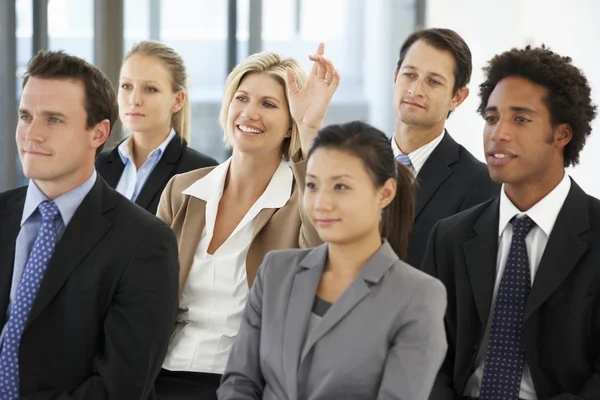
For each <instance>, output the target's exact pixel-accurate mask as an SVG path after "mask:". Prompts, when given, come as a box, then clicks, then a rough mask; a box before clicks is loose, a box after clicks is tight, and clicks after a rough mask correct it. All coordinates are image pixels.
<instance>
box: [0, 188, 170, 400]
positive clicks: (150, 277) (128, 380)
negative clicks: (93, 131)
mask: <svg viewBox="0 0 600 400" xmlns="http://www.w3.org/2000/svg"><path fill="white" fill-rule="evenodd" d="M26 192H27V189H26V188H19V189H14V190H11V191H9V192H5V193H2V194H0V321H2V325H4V324H5V323H6V319H7V316H6V309H7V306H8V302H9V294H10V286H11V280H12V273H13V266H14V258H15V242H16V238H17V235H18V233H19V230H20V221H21V215H22V212H23V206H24V202H25V196H26ZM178 267H179V264H178V260H177V242H176V239H175V235H174V233H173V232H172V231H171V229H170V228H169V227H168V226H167V225H165V224H164V223H163V222H162V221H160V220H159V219H158V218H157V217H155V216H153V215H151V214H149V213H147V212H146V211H144V210H143V209H141V208H140V207H138V206H136V205H135V204H133V203H131V202H130V201H129V200H127V199H126V198H125V197H123V196H121V195H120V194H119V193H117V192H115V191H114V190H113V189H111V188H110V187H108V185H107V184H106V183H105V182H104V180H103V179H102V178H101V177H100V176H98V178H97V181H96V183H95V184H94V186H93V188H92V189H91V191H90V192H89V193H88V195H87V196H86V197H85V198H84V200H83V202H82V203H81V205H80V206H79V208H78V209H77V211H76V212H75V214H74V215H73V218H72V219H71V221H70V223H69V225H68V226H67V227H66V229H65V231H64V233H63V236H62V237H61V239H60V240H59V242H58V243H57V245H56V248H55V252H54V254H53V256H52V259H51V261H50V263H49V265H48V269H47V271H46V274H45V276H44V279H43V281H42V284H41V286H40V288H39V290H38V293H37V296H36V298H35V301H34V303H33V308H32V310H31V313H30V315H29V318H28V320H27V324H26V326H25V330H24V332H23V336H22V338H21V344H20V351H19V371H20V393H21V396H22V397H21V399H25V400H50V399H61V400H67V399H85V400H96V399H98V400H100V399H108V398H110V399H123V400H131V399H154V387H153V382H154V379H155V378H156V376H157V375H158V373H159V371H160V367H161V364H162V362H163V359H164V356H165V354H166V351H167V346H168V342H169V337H170V335H171V333H172V331H173V324H174V322H175V317H176V313H177V306H178V299H177V293H178V276H179V268H178Z"/></svg>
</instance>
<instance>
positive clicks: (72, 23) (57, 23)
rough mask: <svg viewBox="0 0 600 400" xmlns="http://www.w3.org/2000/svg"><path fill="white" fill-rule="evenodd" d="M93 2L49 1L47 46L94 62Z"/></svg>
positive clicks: (83, 0) (81, 0) (76, 0)
mask: <svg viewBox="0 0 600 400" xmlns="http://www.w3.org/2000/svg"><path fill="white" fill-rule="evenodd" d="M93 11H94V0H50V1H49V3H48V36H49V37H48V46H49V48H50V49H51V50H65V51H66V52H68V53H70V54H73V55H75V56H78V57H81V58H83V59H85V60H86V61H88V62H91V63H93V62H94V14H93Z"/></svg>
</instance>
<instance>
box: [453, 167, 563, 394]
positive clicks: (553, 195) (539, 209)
mask: <svg viewBox="0 0 600 400" xmlns="http://www.w3.org/2000/svg"><path fill="white" fill-rule="evenodd" d="M570 189H571V179H570V178H569V176H568V175H567V174H566V173H565V174H564V177H563V179H562V181H560V183H559V184H558V186H556V187H555V188H554V189H553V190H552V191H551V192H550V193H548V194H547V195H546V197H544V198H543V199H542V200H540V201H539V202H538V203H537V204H535V205H534V206H533V207H531V208H530V209H529V210H527V211H525V212H521V211H519V209H518V208H517V207H516V206H515V205H514V204H513V203H512V202H511V201H510V199H509V198H508V197H507V196H506V193H505V192H504V186H503V187H502V191H501V193H500V219H499V224H498V257H497V264H496V282H495V284H494V295H493V297H492V308H491V310H490V316H489V318H488V323H487V326H486V328H485V335H484V336H483V341H482V342H481V348H480V349H479V353H478V354H477V359H476V361H475V367H476V369H475V372H474V373H473V375H471V377H470V378H469V381H468V382H467V386H466V388H465V392H464V393H463V394H464V395H465V396H471V397H479V388H480V386H481V379H482V377H483V365H484V361H485V353H486V351H487V347H488V342H489V338H490V330H491V327H492V316H493V315H492V314H493V312H494V305H495V303H496V295H497V294H498V287H499V286H500V280H501V279H502V274H503V272H504V267H505V265H506V259H507V258H508V252H509V251H510V242H511V240H512V224H511V223H510V220H511V219H512V218H513V217H514V216H515V215H517V216H523V215H525V214H526V215H527V216H529V218H531V219H532V220H533V222H535V226H534V227H533V228H532V229H531V231H530V232H529V234H528V235H527V237H526V238H525V245H526V247H527V255H528V258H529V268H530V269H531V285H532V286H533V282H534V278H535V274H536V272H537V269H538V266H539V264H540V260H541V258H542V254H544V250H545V249H546V244H547V243H548V238H549V237H550V233H551V232H552V228H553V227H554V223H555V222H556V218H557V217H558V213H559V212H560V210H561V208H562V206H563V204H564V202H565V200H566V198H567V195H568V194H569V190H570ZM519 398H520V399H523V400H537V395H536V393H535V389H534V388H533V380H532V379H531V371H530V370H529V365H527V362H525V367H524V369H523V378H522V379H521V391H520V393H519Z"/></svg>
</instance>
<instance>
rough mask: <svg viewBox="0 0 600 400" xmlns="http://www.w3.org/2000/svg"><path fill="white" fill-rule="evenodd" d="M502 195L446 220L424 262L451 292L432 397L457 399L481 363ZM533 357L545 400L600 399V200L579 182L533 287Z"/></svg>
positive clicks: (528, 328) (528, 343)
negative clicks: (445, 339)
mask: <svg viewBox="0 0 600 400" xmlns="http://www.w3.org/2000/svg"><path fill="white" fill-rule="evenodd" d="M499 204H500V202H499V199H498V198H496V199H493V200H490V201H488V202H486V203H484V204H481V205H479V206H478V207H475V208H472V209H471V210H467V211H465V212H463V213H460V214H458V215H455V216H453V217H450V218H448V219H446V220H443V221H441V222H439V223H438V224H437V225H436V226H435V228H434V229H433V232H432V233H431V239H430V242H429V245H428V247H427V253H426V256H425V259H424V260H423V265H422V267H423V270H424V271H425V272H428V273H429V274H431V275H433V276H435V277H437V278H439V279H440V280H441V281H442V282H443V283H444V284H445V285H446V289H447V292H448V309H447V314H446V333H447V336H448V353H447V356H446V360H445V362H444V365H443V366H442V369H441V370H440V374H439V376H438V379H437V382H436V385H435V387H434V390H433V392H432V396H431V397H430V398H431V399H434V400H442V399H443V400H446V399H448V400H449V399H456V398H458V396H460V395H462V393H463V391H464V388H465V386H466V383H467V380H468V379H469V377H470V376H471V374H472V373H473V371H474V362H475V357H476V355H477V352H478V350H479V346H480V345H481V341H482V339H483V335H484V332H485V327H486V324H487V321H488V318H491V304H492V296H493V290H494V282H495V279H496V264H497V252H498V241H499V237H498V218H499ZM523 339H524V343H525V357H526V360H527V363H528V364H529V367H530V369H531V375H532V379H533V384H534V387H535V391H536V393H537V396H538V399H539V400H548V399H552V400H582V399H585V400H597V399H600V201H599V200H597V199H595V198H593V197H591V196H588V195H586V194H585V192H583V190H581V188H580V187H579V186H577V185H576V184H575V182H572V186H571V190H570V192H569V195H568V196H567V199H566V201H565V203H564V205H563V207H562V209H561V211H560V213H559V214H558V218H557V220H556V223H555V225H554V228H553V229H552V233H551V234H550V237H549V238H548V243H547V245H546V249H545V251H544V253H543V255H542V258H541V260H540V264H539V266H538V270H537V272H536V276H535V279H534V282H533V286H532V288H531V292H530V294H529V298H528V303H527V307H526V310H525V320H524V325H523Z"/></svg>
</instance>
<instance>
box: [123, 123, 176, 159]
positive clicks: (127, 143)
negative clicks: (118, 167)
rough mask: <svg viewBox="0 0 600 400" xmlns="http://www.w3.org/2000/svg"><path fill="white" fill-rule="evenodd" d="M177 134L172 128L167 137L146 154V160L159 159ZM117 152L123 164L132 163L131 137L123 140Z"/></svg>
mask: <svg viewBox="0 0 600 400" xmlns="http://www.w3.org/2000/svg"><path fill="white" fill-rule="evenodd" d="M176 134H177V133H176V132H175V130H174V129H173V128H171V132H169V136H167V138H166V139H165V140H164V141H163V142H162V143H161V144H160V145H159V146H158V147H157V148H156V149H154V150H152V151H151V152H150V154H148V158H150V157H157V158H158V159H160V158H161V157H162V155H163V153H164V152H165V149H166V148H167V146H168V145H169V143H170V142H171V139H173V138H174V137H175V135H176ZM117 150H118V152H119V156H120V157H121V161H122V162H123V164H127V163H128V162H129V161H133V155H132V154H131V136H129V137H127V139H125V140H123V142H121V144H120V145H119V147H118V148H117Z"/></svg>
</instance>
